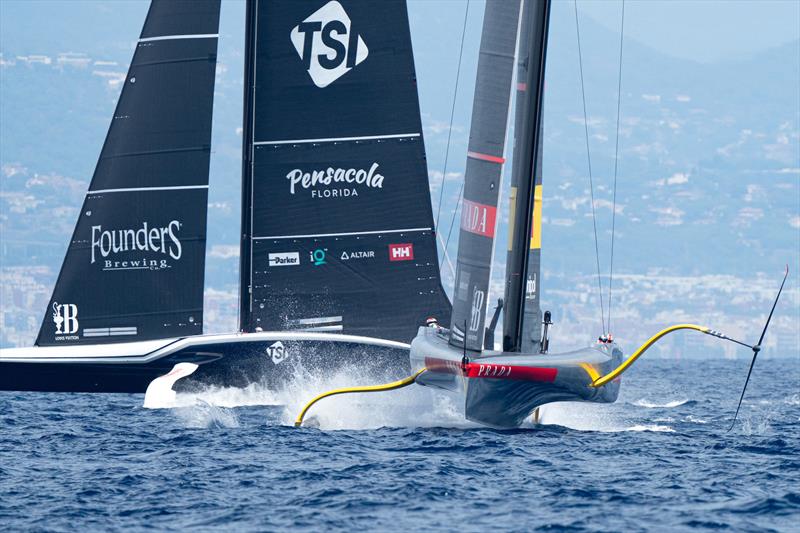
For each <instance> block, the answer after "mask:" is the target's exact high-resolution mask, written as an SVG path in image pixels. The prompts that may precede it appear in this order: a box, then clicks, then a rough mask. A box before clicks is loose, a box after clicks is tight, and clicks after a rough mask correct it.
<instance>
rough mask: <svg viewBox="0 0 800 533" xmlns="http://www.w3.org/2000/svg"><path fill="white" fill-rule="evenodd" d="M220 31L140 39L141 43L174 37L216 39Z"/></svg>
mask: <svg viewBox="0 0 800 533" xmlns="http://www.w3.org/2000/svg"><path fill="white" fill-rule="evenodd" d="M217 37H219V33H195V34H186V35H158V36H156V37H144V38H142V39H139V42H140V43H149V42H151V41H171V40H173V39H216V38H217Z"/></svg>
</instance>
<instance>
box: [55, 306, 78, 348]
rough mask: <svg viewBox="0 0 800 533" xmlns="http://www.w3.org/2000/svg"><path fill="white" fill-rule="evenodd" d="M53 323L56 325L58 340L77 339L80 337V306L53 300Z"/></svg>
mask: <svg viewBox="0 0 800 533" xmlns="http://www.w3.org/2000/svg"><path fill="white" fill-rule="evenodd" d="M53 323H54V324H55V325H56V333H55V334H56V340H57V341H63V340H76V339H77V338H78V337H77V335H75V333H77V332H78V327H79V325H78V306H77V305H75V304H59V303H58V302H53Z"/></svg>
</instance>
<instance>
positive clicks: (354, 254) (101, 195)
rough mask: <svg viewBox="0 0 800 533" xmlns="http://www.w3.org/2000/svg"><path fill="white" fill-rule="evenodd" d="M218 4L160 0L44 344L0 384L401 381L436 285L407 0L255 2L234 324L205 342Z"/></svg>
mask: <svg viewBox="0 0 800 533" xmlns="http://www.w3.org/2000/svg"><path fill="white" fill-rule="evenodd" d="M219 12H220V0H192V1H189V0H152V3H151V6H150V8H149V11H148V14H147V18H146V20H145V23H144V27H143V29H142V32H141V35H140V37H139V40H138V43H137V45H136V50H135V53H134V56H133V59H132V61H131V65H130V69H129V71H128V73H127V76H126V78H125V82H124V86H123V88H122V92H121V94H120V97H119V101H118V103H117V108H116V110H115V112H114V116H113V118H112V121H111V125H110V127H109V130H108V134H107V136H106V139H105V143H104V144H103V147H102V150H101V153H100V157H99V160H98V163H97V166H96V169H95V172H94V175H93V177H92V180H91V183H90V185H89V189H88V192H87V193H86V197H85V199H84V201H83V205H82V207H81V211H80V215H79V218H78V222H77V225H76V227H75V230H74V233H73V235H72V238H71V240H70V242H69V246H68V250H67V253H66V257H65V258H64V262H63V264H62V267H61V271H60V273H59V276H58V280H57V282H56V285H55V288H54V289H53V294H52V297H51V298H50V301H49V303H48V305H47V308H46V309H45V310H44V317H43V320H42V324H41V328H40V330H39V334H38V337H37V339H36V343H35V346H32V347H26V348H13V349H3V350H0V390H30V391H73V392H144V391H145V390H146V389H147V387H148V385H149V384H150V383H151V382H153V380H155V379H156V378H160V379H162V380H164V379H165V380H166V381H167V386H168V387H171V386H172V384H173V383H174V382H175V381H176V380H178V379H180V381H179V382H178V383H177V384H175V387H176V388H177V389H184V390H185V389H192V388H196V387H202V386H205V385H209V384H213V385H220V386H245V385H248V384H250V383H254V382H258V383H263V384H265V385H267V386H275V385H276V384H279V383H281V380H284V379H286V377H287V375H291V374H292V373H293V369H294V368H295V365H297V364H301V365H302V366H303V368H305V369H306V370H309V371H315V372H327V371H331V370H332V369H337V370H338V369H341V368H343V367H346V365H352V366H351V367H352V368H356V369H358V371H359V372H362V373H368V372H370V371H371V370H376V371H378V372H380V373H381V374H386V373H387V372H388V373H389V374H405V373H407V372H408V370H409V359H408V350H409V344H408V343H409V342H410V341H411V339H412V338H413V337H414V335H415V333H416V330H417V326H418V325H419V324H422V323H424V322H425V319H426V318H427V317H429V316H434V317H436V318H438V319H439V320H440V321H443V322H448V321H449V319H450V303H449V301H448V299H447V297H446V295H445V293H444V290H443V289H442V286H441V281H440V277H439V267H438V265H439V261H438V258H437V248H436V241H435V231H434V227H433V226H434V224H433V215H432V208H431V202H430V195H429V186H428V174H427V168H426V158H425V147H424V139H423V135H422V126H421V119H420V110H419V100H418V95H417V88H416V75H415V69H414V58H413V51H412V46H411V37H410V31H409V23H408V13H407V9H406V4H405V1H404V0H392V1H382V2H380V3H376V2H363V1H358V0H330V1H325V0H311V1H307V2H278V1H273V0H248V2H247V11H246V22H245V83H244V87H245V90H244V115H243V149H242V226H241V228H242V230H241V246H240V287H239V289H240V297H239V301H240V306H239V330H238V331H236V332H231V333H229V334H220V335H204V334H203V330H204V326H205V324H204V320H203V289H204V267H205V249H206V211H207V203H208V186H209V158H210V153H211V123H212V115H213V95H214V81H215V67H216V55H217V42H218V33H219Z"/></svg>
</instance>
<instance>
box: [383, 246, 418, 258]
mask: <svg viewBox="0 0 800 533" xmlns="http://www.w3.org/2000/svg"><path fill="white" fill-rule="evenodd" d="M412 259H414V245H413V244H411V243H405V244H390V245H389V261H411V260H412Z"/></svg>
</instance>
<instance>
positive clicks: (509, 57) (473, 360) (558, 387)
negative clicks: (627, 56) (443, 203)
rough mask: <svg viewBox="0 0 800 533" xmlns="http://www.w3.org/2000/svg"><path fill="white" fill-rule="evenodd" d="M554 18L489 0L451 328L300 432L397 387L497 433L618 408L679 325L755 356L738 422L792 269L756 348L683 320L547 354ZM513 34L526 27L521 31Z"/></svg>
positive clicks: (539, 4) (422, 342)
mask: <svg viewBox="0 0 800 533" xmlns="http://www.w3.org/2000/svg"><path fill="white" fill-rule="evenodd" d="M576 10H577V8H576ZM549 13H550V0H520V1H519V2H516V1H514V2H509V1H506V0H486V10H485V14H484V20H483V31H482V35H481V45H480V57H479V61H478V72H477V79H476V85H475V95H474V101H473V110H472V126H471V131H470V140H469V152H468V154H467V167H466V174H465V177H464V180H465V184H464V197H463V206H462V216H461V225H460V237H459V239H460V240H459V247H458V259H457V266H456V276H455V287H454V296H453V310H452V318H451V323H450V327H449V328H445V327H442V326H439V325H433V327H430V326H428V327H421V328H420V329H419V332H418V334H417V336H416V337H415V339H414V340H413V341H412V343H411V351H410V359H411V366H412V374H411V376H410V377H408V378H406V379H404V380H400V381H397V382H394V383H390V384H388V385H384V386H372V387H354V388H351V389H340V390H337V391H332V392H329V393H326V394H323V395H320V396H318V397H317V398H315V399H314V400H312V402H311V403H310V404H309V405H308V406H307V407H306V408H305V409H304V411H303V412H302V413H301V414H300V416H299V418H298V422H297V424H298V425H299V424H301V423H302V418H303V416H304V415H305V413H306V411H307V410H308V408H309V407H310V406H311V405H313V403H314V402H316V401H318V400H319V399H322V398H324V397H327V396H329V395H332V394H339V393H342V392H373V391H376V390H391V389H394V388H399V387H403V386H407V385H409V384H411V383H417V384H419V385H423V386H427V387H433V388H437V389H442V390H445V391H448V392H449V393H455V394H456V395H457V397H458V398H459V399H460V401H461V402H463V407H464V412H465V415H466V418H468V419H469V420H472V421H475V422H479V423H481V424H485V425H488V426H492V427H498V428H515V427H519V426H520V425H521V424H522V423H523V422H524V421H525V420H526V418H528V417H530V416H531V414H533V415H534V419H536V418H537V413H538V411H537V409H538V408H539V407H540V406H542V405H544V404H548V403H551V402H563V401H576V402H594V403H610V402H614V401H616V399H617V397H618V395H619V388H620V376H621V374H622V373H623V372H625V370H626V369H628V368H630V366H631V365H632V364H633V363H634V362H635V361H636V360H637V359H638V358H639V357H640V356H641V355H642V354H643V353H644V352H645V351H646V350H647V349H648V348H649V347H650V346H652V345H653V344H655V343H656V342H657V341H658V340H659V339H661V338H662V337H664V336H665V335H668V334H670V333H672V332H675V331H680V330H695V331H698V332H700V333H704V334H706V335H711V336H713V337H717V338H719V339H722V340H726V341H729V342H733V343H736V344H738V345H740V346H744V347H747V348H749V349H750V350H752V352H753V357H752V359H751V362H750V370H749V372H748V375H747V378H746V380H745V382H744V387H743V389H742V393H741V396H740V397H739V404H738V406H737V409H736V414H735V415H734V418H733V422H734V423H735V421H736V416H737V415H738V413H739V408H740V407H741V404H742V399H743V398H744V394H745V391H746V389H747V383H748V382H749V380H750V376H751V374H752V370H753V365H754V363H755V361H756V358H757V356H758V353H759V352H760V350H761V343H762V341H763V340H764V336H765V334H766V332H767V328H768V327H769V322H770V320H771V319H772V315H773V313H774V311H775V308H776V306H777V303H778V299H779V298H780V295H781V292H782V290H783V287H784V285H785V283H786V279H787V277H788V275H789V269H788V265H787V267H786V271H785V273H784V276H783V281H782V282H781V286H780V289H779V290H778V294H777V296H776V298H775V301H774V302H773V305H772V310H771V311H770V313H769V316H768V318H767V321H766V324H765V325H764V328H763V330H762V332H761V337H760V338H759V340H758V342H757V343H756V344H754V345H750V344H748V343H745V342H741V341H738V340H736V339H733V338H731V337H728V336H727V335H725V334H723V333H720V332H719V331H716V330H713V329H711V328H708V327H705V326H698V325H695V324H676V325H672V326H670V327H667V328H665V329H663V330H662V331H660V332H658V333H657V334H656V335H653V336H652V337H651V338H650V339H649V340H647V341H646V342H645V343H644V344H642V345H641V346H640V347H639V348H638V349H636V350H635V351H633V353H631V354H630V355H629V356H628V357H627V358H625V359H624V360H623V353H622V349H621V348H620V347H619V346H618V345H617V344H616V343H615V342H614V341H613V336H612V335H611V334H610V333H609V332H608V331H604V332H602V333H601V335H600V336H599V337H598V341H597V343H596V344H594V345H592V346H588V347H585V348H582V349H578V350H575V351H572V352H568V353H561V354H551V353H549V329H550V327H551V325H552V320H551V314H550V312H548V311H545V312H544V313H543V314H542V312H541V308H540V302H539V294H540V289H541V284H540V283H538V281H539V279H540V256H541V233H542V134H541V132H542V107H543V95H544V72H545V58H546V50H547V34H548V23H549ZM576 17H577V11H576ZM509 28H519V30H518V31H517V32H516V33H515V32H513V31H509ZM579 39H580V37H579ZM579 44H580V41H579ZM620 46H621V42H620ZM621 57H622V56H621V55H620V58H621ZM515 58H517V79H516V81H517V83H516V87H515V88H514V89H513V92H515V93H516V94H515V97H516V116H515V129H514V131H515V138H514V147H513V158H514V160H513V164H512V178H511V194H510V197H511V202H510V213H509V226H510V227H509V236H510V238H509V249H508V255H507V264H506V273H505V274H506V276H505V294H504V298H503V299H502V300H501V301H499V302H498V305H497V307H496V308H495V311H494V316H493V318H492V319H491V321H490V322H489V325H488V327H487V326H486V325H485V319H486V312H487V295H488V292H489V281H490V275H491V269H492V266H493V265H492V257H493V255H494V254H493V252H494V242H495V234H496V229H497V219H498V217H497V210H498V193H499V191H500V189H501V187H500V180H501V176H502V169H503V165H504V163H505V159H504V153H505V141H506V132H507V131H508V117H509V107H510V98H509V95H510V94H512V82H513V74H514V61H515ZM620 80H621V78H620ZM587 151H588V140H587ZM599 275H600V273H599V265H598V277H599ZM500 312H503V313H504V314H503V332H502V350H495V349H494V329H495V327H496V325H497V322H498V318H499V313H500ZM603 322H604V324H603V327H604V328H605V327H606V325H605V320H603ZM731 427H733V425H731Z"/></svg>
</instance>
